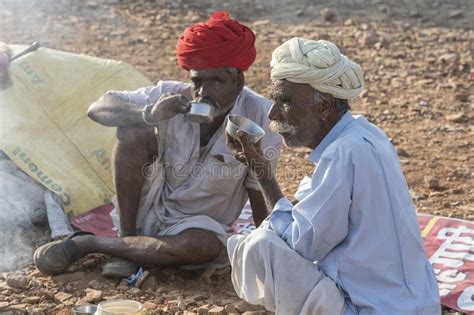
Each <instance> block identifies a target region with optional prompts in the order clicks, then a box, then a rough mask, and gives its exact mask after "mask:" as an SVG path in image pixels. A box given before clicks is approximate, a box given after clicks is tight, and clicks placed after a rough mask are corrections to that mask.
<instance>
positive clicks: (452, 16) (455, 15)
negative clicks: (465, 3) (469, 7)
mask: <svg viewBox="0 0 474 315" xmlns="http://www.w3.org/2000/svg"><path fill="white" fill-rule="evenodd" d="M463 16H464V13H463V11H462V10H455V11H451V12H449V14H448V17H449V18H450V19H457V18H461V17H463Z"/></svg>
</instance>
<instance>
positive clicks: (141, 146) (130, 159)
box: [112, 126, 157, 236]
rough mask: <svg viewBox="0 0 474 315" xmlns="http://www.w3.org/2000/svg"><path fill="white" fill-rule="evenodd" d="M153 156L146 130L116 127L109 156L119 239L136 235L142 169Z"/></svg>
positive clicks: (151, 137) (152, 144)
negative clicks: (119, 226) (114, 138)
mask: <svg viewBox="0 0 474 315" xmlns="http://www.w3.org/2000/svg"><path fill="white" fill-rule="evenodd" d="M156 154H157V144H156V138H155V137H154V133H153V129H152V128H150V127H135V126H132V127H119V128H118V129H117V142H116V143H115V146H114V151H113V154H112V161H113V178H114V184H115V189H116V192H117V201H118V210H119V213H120V224H121V228H122V233H123V236H134V235H136V218H137V212H138V207H139V203H140V194H141V190H142V186H143V183H144V180H145V178H144V176H143V167H144V165H145V164H147V163H150V162H152V161H153V156H154V155H156Z"/></svg>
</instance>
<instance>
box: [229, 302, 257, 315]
mask: <svg viewBox="0 0 474 315" xmlns="http://www.w3.org/2000/svg"><path fill="white" fill-rule="evenodd" d="M232 305H233V306H234V307H235V308H236V309H237V310H238V311H239V312H240V313H245V312H251V311H257V310H258V309H259V308H260V306H258V305H252V304H250V303H247V302H245V301H239V302H237V303H234V304H232Z"/></svg>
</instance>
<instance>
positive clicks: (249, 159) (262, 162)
mask: <svg viewBox="0 0 474 315" xmlns="http://www.w3.org/2000/svg"><path fill="white" fill-rule="evenodd" d="M226 135H227V145H228V146H229V148H230V149H231V151H232V154H233V155H234V157H235V158H236V159H237V160H239V161H240V162H242V163H244V164H246V165H248V166H249V168H250V169H251V170H252V171H253V172H254V173H260V172H262V169H264V168H266V167H268V166H269V165H270V161H269V160H267V159H266V158H265V155H264V154H263V151H262V144H261V142H262V141H261V140H259V141H258V142H257V143H255V144H251V143H250V140H249V136H248V135H247V134H246V133H245V132H243V131H242V130H238V131H237V137H238V140H235V139H234V138H232V137H231V136H229V134H226ZM261 175H265V174H261Z"/></svg>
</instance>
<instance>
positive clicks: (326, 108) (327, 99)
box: [321, 94, 335, 121]
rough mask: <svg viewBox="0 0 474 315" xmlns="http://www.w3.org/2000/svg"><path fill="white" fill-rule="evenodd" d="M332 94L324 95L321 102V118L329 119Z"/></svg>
mask: <svg viewBox="0 0 474 315" xmlns="http://www.w3.org/2000/svg"><path fill="white" fill-rule="evenodd" d="M334 101H335V100H334V96H332V95H331V94H327V95H325V96H324V102H323V103H322V104H321V120H322V121H326V120H328V119H329V116H330V115H331V112H332V111H333V110H334V106H335V104H334Z"/></svg>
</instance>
